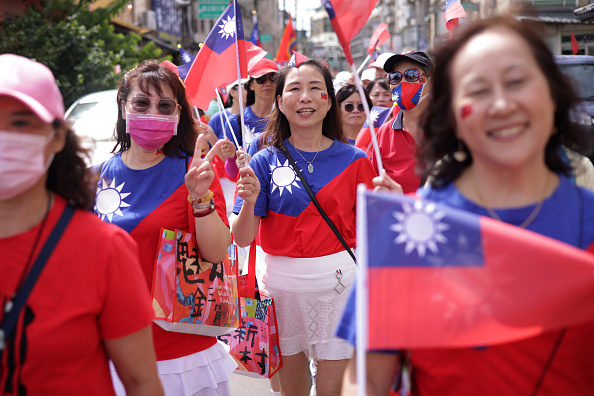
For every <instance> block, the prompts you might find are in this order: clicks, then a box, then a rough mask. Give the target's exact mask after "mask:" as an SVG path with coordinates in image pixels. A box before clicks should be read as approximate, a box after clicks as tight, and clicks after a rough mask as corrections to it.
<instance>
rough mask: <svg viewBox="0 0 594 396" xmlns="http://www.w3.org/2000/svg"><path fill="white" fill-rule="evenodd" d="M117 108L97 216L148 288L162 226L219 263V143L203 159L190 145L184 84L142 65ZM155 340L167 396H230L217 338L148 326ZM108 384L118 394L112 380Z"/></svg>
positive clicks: (224, 243)
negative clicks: (133, 248)
mask: <svg viewBox="0 0 594 396" xmlns="http://www.w3.org/2000/svg"><path fill="white" fill-rule="evenodd" d="M117 101H118V104H119V107H118V121H117V124H116V140H117V145H116V147H115V150H117V151H118V153H117V154H116V155H115V156H114V157H113V158H111V159H110V160H108V161H106V162H105V163H103V165H102V166H101V177H100V180H99V190H98V192H97V198H96V205H95V213H96V214H97V215H98V216H99V217H101V218H102V219H103V220H105V221H107V222H110V223H113V224H117V225H118V226H120V227H122V228H123V229H124V230H126V231H128V232H129V233H130V235H131V236H132V237H133V238H134V239H135V240H136V242H137V243H138V245H139V247H140V265H141V267H142V269H143V271H144V277H145V280H146V282H147V284H148V285H149V287H150V285H151V283H152V280H153V266H154V261H155V255H156V253H157V248H158V243H159V238H160V235H161V233H160V229H161V227H163V228H166V229H169V230H173V229H181V230H185V231H187V232H192V233H193V234H195V236H196V240H197V242H198V249H199V250H200V254H201V256H202V257H203V258H204V259H205V260H207V261H209V262H213V263H217V262H221V261H222V260H223V259H224V258H225V257H226V253H227V247H228V246H229V244H230V242H231V236H230V233H229V227H228V223H227V215H226V207H225V199H224V197H223V192H222V190H221V186H220V183H219V180H218V177H216V175H215V173H214V172H213V169H212V166H211V162H212V160H213V158H214V156H215V155H216V151H217V150H218V149H219V147H220V145H221V144H222V143H223V141H220V142H218V143H217V144H215V145H214V146H213V148H212V149H211V150H210V151H209V152H208V153H207V154H206V156H205V157H204V158H201V155H200V153H201V148H202V145H203V141H204V140H205V139H204V137H203V135H200V136H199V137H198V139H196V138H197V132H196V131H197V124H196V122H197V121H196V120H195V119H194V118H193V117H192V109H191V107H190V104H189V103H188V100H187V97H186V91H185V88H184V85H183V83H182V82H181V80H180V79H179V77H178V76H177V75H175V74H174V73H173V72H172V71H171V70H169V69H167V68H165V67H160V66H158V65H157V64H155V63H152V62H147V61H145V62H143V63H141V64H140V65H139V66H138V67H136V68H135V69H133V70H131V71H129V72H128V73H126V74H125V75H124V77H123V79H122V81H121V84H120V87H119V90H118V100H117ZM192 155H193V157H192ZM189 201H192V203H191V204H190V203H189ZM153 340H154V344H155V350H156V352H157V361H158V362H157V368H158V371H159V375H160V378H161V382H162V383H163V387H164V388H165V392H166V393H167V394H172V395H211V394H216V395H228V394H229V393H230V390H229V384H228V379H229V377H230V375H231V373H232V372H233V370H234V369H235V367H236V364H235V362H234V361H233V359H232V358H231V357H230V356H229V354H228V353H227V351H226V350H225V348H224V346H223V345H222V344H221V343H220V342H218V341H217V339H216V338H215V337H205V336H199V335H193V334H182V333H175V332H168V331H166V330H164V329H162V328H161V327H159V326H158V325H153ZM114 385H115V388H116V392H117V393H118V394H124V392H123V391H124V390H123V389H122V387H121V386H120V384H119V381H118V379H117V378H116V377H115V376H114Z"/></svg>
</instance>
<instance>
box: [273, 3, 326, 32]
mask: <svg viewBox="0 0 594 396" xmlns="http://www.w3.org/2000/svg"><path fill="white" fill-rule="evenodd" d="M278 3H279V8H280V9H281V10H282V9H283V5H284V8H285V9H286V10H287V11H288V12H290V13H291V15H292V16H293V18H295V3H297V26H296V28H297V29H299V30H302V29H305V30H307V31H309V22H310V18H311V17H312V15H313V14H315V11H316V9H317V8H319V7H320V6H321V4H322V3H321V2H320V0H278Z"/></svg>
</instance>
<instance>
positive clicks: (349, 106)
mask: <svg viewBox="0 0 594 396" xmlns="http://www.w3.org/2000/svg"><path fill="white" fill-rule="evenodd" d="M344 110H345V111H346V112H347V113H352V112H353V110H355V105H354V104H352V103H347V104H345V105H344ZM357 110H358V111H359V113H363V103H359V104H358V105H357Z"/></svg>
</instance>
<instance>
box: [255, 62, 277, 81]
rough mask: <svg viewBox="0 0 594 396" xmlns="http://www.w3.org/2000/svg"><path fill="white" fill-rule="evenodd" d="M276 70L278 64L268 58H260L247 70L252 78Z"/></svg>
mask: <svg viewBox="0 0 594 396" xmlns="http://www.w3.org/2000/svg"><path fill="white" fill-rule="evenodd" d="M277 71H278V64H277V63H276V62H275V61H273V60H272V59H268V58H262V60H260V61H259V62H258V63H256V64H255V65H254V67H253V68H252V69H251V70H248V74H249V75H250V77H252V78H258V77H262V76H263V75H265V74H268V73H276V72H277Z"/></svg>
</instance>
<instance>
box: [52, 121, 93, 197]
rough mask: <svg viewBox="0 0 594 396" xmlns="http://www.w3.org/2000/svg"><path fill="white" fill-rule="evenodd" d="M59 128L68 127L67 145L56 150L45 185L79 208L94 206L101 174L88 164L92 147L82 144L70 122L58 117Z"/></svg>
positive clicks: (55, 125)
mask: <svg viewBox="0 0 594 396" xmlns="http://www.w3.org/2000/svg"><path fill="white" fill-rule="evenodd" d="M53 127H54V128H55V129H58V128H65V129H66V138H65V143H64V148H63V149H62V151H60V152H59V153H56V156H55V157H54V160H53V161H52V164H51V166H50V167H49V169H48V172H47V181H46V183H45V186H46V187H47V189H48V190H51V191H53V192H55V193H56V194H58V195H61V196H62V197H64V198H65V199H66V200H67V201H68V203H69V204H70V205H72V206H74V207H75V208H78V209H92V208H93V203H94V202H95V189H96V186H97V176H96V175H95V174H94V172H92V170H91V168H88V167H87V163H86V160H89V159H90V154H89V150H87V149H84V148H82V146H81V145H80V141H79V138H78V137H77V136H76V135H75V134H74V131H73V130H72V129H71V128H70V126H69V125H67V124H64V123H62V122H61V121H54V123H53Z"/></svg>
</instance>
